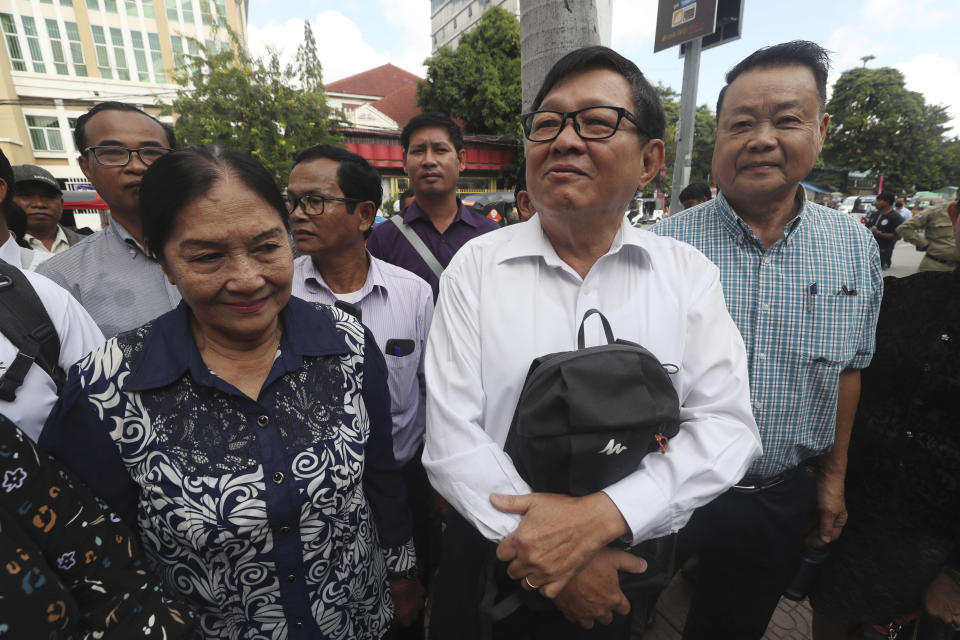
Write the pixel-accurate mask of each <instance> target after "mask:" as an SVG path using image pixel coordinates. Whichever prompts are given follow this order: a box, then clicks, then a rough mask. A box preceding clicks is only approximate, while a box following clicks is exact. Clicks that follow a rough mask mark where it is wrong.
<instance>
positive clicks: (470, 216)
mask: <svg viewBox="0 0 960 640" xmlns="http://www.w3.org/2000/svg"><path fill="white" fill-rule="evenodd" d="M400 215H401V216H402V217H403V221H404V222H406V223H407V224H410V223H411V222H413V221H414V220H417V219H419V218H422V219H423V220H426V221H428V222H429V221H430V218H428V217H427V214H425V213H424V212H423V209H421V208H420V205H418V204H417V201H416V200H414V201H413V202H411V203H410V206H409V207H407V208H406V209H404V210H403V212H402V213H401V214H400ZM483 217H484V216H481V215H480V214H479V213H477V212H476V211H473V210H472V209H470V208H469V207H467V206H466V205H465V204H463V202H462V201H461V200H460V198H457V215H455V216H454V217H453V222H451V223H450V225H451V226H453V225H454V224H456V223H457V222H462V223H464V224H466V225H469V226H471V227H473V228H475V229H476V228H477V226H478V223H479V221H478V218H483Z"/></svg>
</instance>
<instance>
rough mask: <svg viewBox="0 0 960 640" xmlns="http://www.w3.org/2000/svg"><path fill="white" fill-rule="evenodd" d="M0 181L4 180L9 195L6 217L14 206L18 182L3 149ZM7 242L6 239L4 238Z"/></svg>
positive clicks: (0, 163)
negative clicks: (14, 194)
mask: <svg viewBox="0 0 960 640" xmlns="http://www.w3.org/2000/svg"><path fill="white" fill-rule="evenodd" d="M0 180H3V181H4V182H6V183H7V194H6V195H5V196H4V197H3V203H2V207H3V215H4V216H6V215H7V214H8V213H9V212H10V207H11V206H13V193H14V191H16V181H15V180H14V178H13V167H12V166H10V161H9V160H7V154H5V153H4V152H3V149H0ZM4 240H6V238H4Z"/></svg>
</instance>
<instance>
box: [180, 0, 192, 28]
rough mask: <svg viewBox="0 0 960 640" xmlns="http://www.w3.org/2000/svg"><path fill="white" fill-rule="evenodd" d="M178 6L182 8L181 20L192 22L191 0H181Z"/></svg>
mask: <svg viewBox="0 0 960 640" xmlns="http://www.w3.org/2000/svg"><path fill="white" fill-rule="evenodd" d="M180 8H181V9H182V10H183V21H184V22H185V23H188V24H193V0H183V2H182V3H181V4H180Z"/></svg>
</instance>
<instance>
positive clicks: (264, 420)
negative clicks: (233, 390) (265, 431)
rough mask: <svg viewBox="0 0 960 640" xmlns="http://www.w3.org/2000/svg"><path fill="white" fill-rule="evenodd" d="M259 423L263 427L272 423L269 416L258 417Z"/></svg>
mask: <svg viewBox="0 0 960 640" xmlns="http://www.w3.org/2000/svg"><path fill="white" fill-rule="evenodd" d="M257 424H258V425H260V426H261V427H265V426H267V425H268V424H270V418H269V417H268V416H260V417H259V418H257Z"/></svg>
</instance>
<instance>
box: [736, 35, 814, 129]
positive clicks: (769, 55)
mask: <svg viewBox="0 0 960 640" xmlns="http://www.w3.org/2000/svg"><path fill="white" fill-rule="evenodd" d="M791 65H799V66H801V67H806V68H807V69H810V72H811V73H813V79H814V81H815V82H816V84H817V94H818V96H819V97H820V111H821V113H822V112H823V111H824V110H825V109H826V105H827V74H828V73H829V71H830V52H828V51H827V50H826V49H824V48H823V47H821V46H820V45H818V44H817V43H816V42H810V41H809V40H792V41H790V42H783V43H781V44H775V45H773V46H771V47H763V48H762V49H757V50H756V51H754V52H753V53H751V54H750V55H749V56H747V57H746V58H744V59H743V60H741V61H740V62H738V63H737V64H736V66H735V67H733V69H730V71H727V77H726V80H727V84H726V86H724V87H723V89H721V90H720V96H719V97H718V98H717V117H718V118H719V117H720V109H721V107H723V97H724V96H725V95H726V93H727V88H728V87H729V86H730V85H731V84H733V81H734V80H736V79H737V78H738V77H740V76H741V75H743V74H744V73H746V72H747V71H751V70H753V69H761V68H763V69H769V68H770V67H787V66H791Z"/></svg>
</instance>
